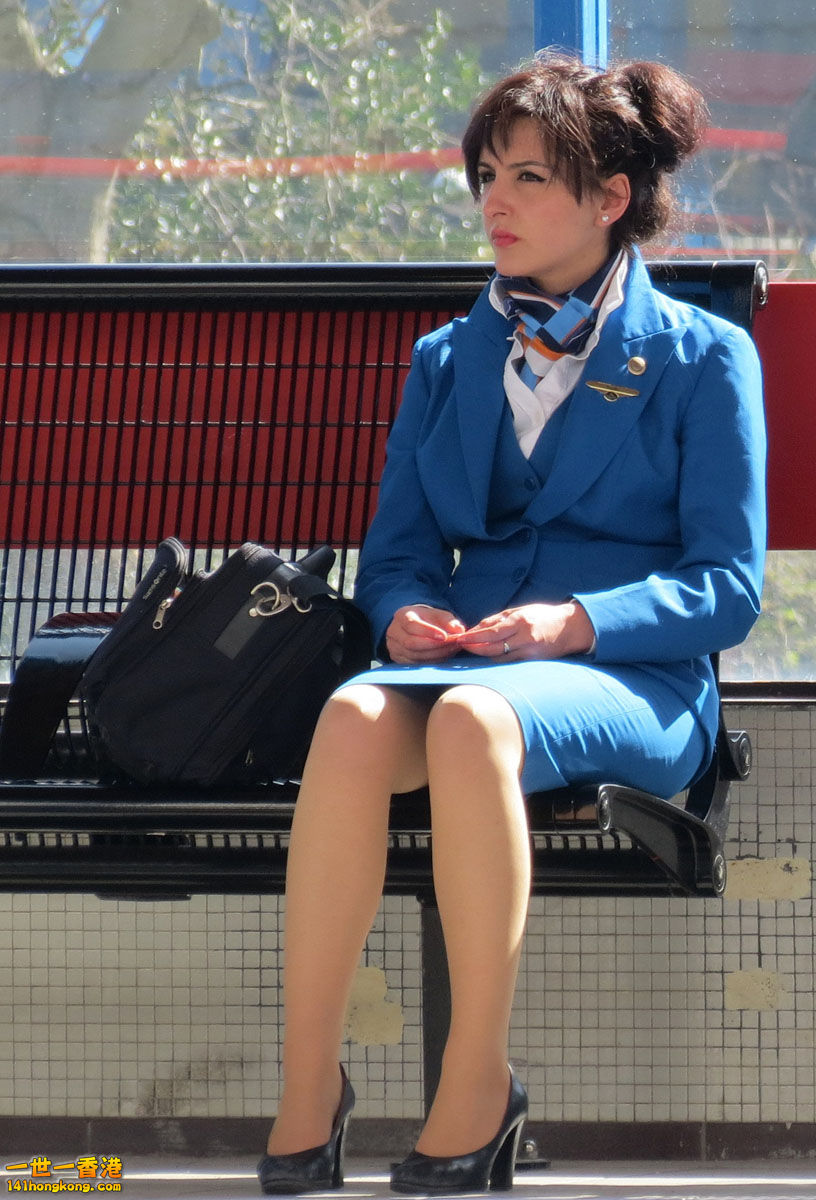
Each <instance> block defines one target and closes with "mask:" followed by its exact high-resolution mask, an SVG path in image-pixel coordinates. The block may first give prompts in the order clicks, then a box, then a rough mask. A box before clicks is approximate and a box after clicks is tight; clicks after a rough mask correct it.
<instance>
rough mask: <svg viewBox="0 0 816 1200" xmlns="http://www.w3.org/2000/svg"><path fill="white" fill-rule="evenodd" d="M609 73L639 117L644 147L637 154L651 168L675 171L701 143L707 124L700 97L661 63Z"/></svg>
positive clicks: (635, 65) (629, 65)
mask: <svg viewBox="0 0 816 1200" xmlns="http://www.w3.org/2000/svg"><path fill="white" fill-rule="evenodd" d="M612 73H613V74H616V75H617V76H618V79H619V82H620V84H621V85H622V86H623V87H625V88H626V90H627V91H628V93H629V95H630V96H631V98H632V103H633V104H634V106H635V108H636V109H637V111H638V113H639V115H640V120H641V123H642V126H643V135H642V143H643V144H642V147H641V146H637V145H636V148H637V150H638V151H639V152H640V153H641V155H642V157H643V158H645V159H646V160H647V162H648V163H649V165H650V166H652V167H657V168H658V169H660V170H663V171H674V170H675V169H676V168H677V167H678V166H679V165H680V163H681V162H682V160H683V159H684V158H686V157H687V156H688V155H689V154H692V153H693V152H694V151H695V150H696V149H697V147H698V146H699V145H700V142H701V141H702V138H703V134H704V132H705V129H706V126H707V124H708V110H707V108H706V103H705V100H704V99H703V97H702V95H701V94H700V92H698V90H697V89H696V88H695V87H694V86H693V85H692V84H691V83H689V82H688V80H687V79H684V78H683V76H682V75H679V74H678V73H677V71H674V70H672V68H671V67H667V66H665V65H664V64H663V63H655V62H633V63H627V64H625V65H623V66H621V67H618V68H617V70H616V71H613V72H612ZM640 140H641V139H638V141H640ZM649 160H651V161H649Z"/></svg>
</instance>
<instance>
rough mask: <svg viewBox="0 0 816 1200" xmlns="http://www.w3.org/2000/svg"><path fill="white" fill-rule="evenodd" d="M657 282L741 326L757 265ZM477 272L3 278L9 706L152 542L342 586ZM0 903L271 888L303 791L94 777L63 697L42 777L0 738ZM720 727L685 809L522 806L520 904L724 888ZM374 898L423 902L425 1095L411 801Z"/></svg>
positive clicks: (201, 271)
mask: <svg viewBox="0 0 816 1200" xmlns="http://www.w3.org/2000/svg"><path fill="white" fill-rule="evenodd" d="M650 270H651V271H652V274H653V277H654V278H655V280H656V282H657V284H658V286H660V287H661V288H663V289H664V290H667V291H669V292H671V294H673V295H675V296H677V297H680V298H683V299H688V300H689V301H691V302H693V303H696V304H699V305H701V306H703V307H706V308H710V309H712V310H713V311H716V312H718V313H720V314H722V315H724V316H727V317H728V318H730V319H732V320H735V321H737V322H739V323H740V324H742V325H743V326H744V327H745V328H747V329H749V330H750V328H751V324H752V319H753V314H754V311H755V309H756V307H758V306H759V305H761V304H763V303H764V302H765V298H766V290H767V276H766V273H765V270H764V267H763V265H762V264H761V263H753V262H722V263H666V262H664V263H660V264H653V265H652V266H650ZM488 275H489V271H488V268H486V267H484V266H481V265H450V264H445V265H386V266H373V265H372V266H368V265H366V266H345V265H337V266H325V265H320V266H318V265H314V266H291V267H290V266H271V267H266V266H252V267H220V266H217V267H212V266H202V267H198V266H190V267H178V268H176V267H167V268H164V267H161V268H160V267H141V266H140V267H73V266H71V267H53V268H2V269H0V358H2V364H3V372H2V385H1V387H0V419H1V420H2V427H3V430H4V435H3V442H2V446H0V522H2V529H0V555H2V558H1V559H0V561H2V578H3V617H2V626H0V671H1V672H3V675H0V678H5V679H6V682H5V683H4V684H2V695H0V705H3V704H4V701H5V697H6V696H7V694H8V687H9V684H8V680H9V679H10V678H11V677H12V676H13V673H14V671H15V668H16V666H17V664H18V663H19V661H20V658H21V656H22V655H23V652H24V649H25V647H26V645H27V644H28V643H29V641H30V639H31V637H32V635H33V634H34V632H35V629H37V628H38V627H40V626H41V625H42V624H43V623H44V622H46V621H47V620H48V619H49V618H51V617H52V616H53V614H55V613H61V612H64V611H73V612H96V611H112V610H116V609H117V608H119V607H121V605H122V603H123V602H124V600H125V599H126V598H127V596H128V594H129V593H130V591H131V590H132V587H133V585H134V582H135V580H136V579H137V578H138V577H139V575H140V574H141V573H142V570H143V569H144V566H145V561H146V558H149V556H150V555H151V554H152V551H153V549H154V547H155V545H156V544H157V543H158V541H159V540H161V538H162V537H164V536H166V535H168V534H175V535H176V536H178V537H180V538H181V539H182V541H184V542H185V543H186V544H187V545H189V546H190V547H191V549H192V551H193V552H194V554H195V558H196V565H198V566H202V565H203V566H205V567H207V566H211V565H213V564H216V563H217V562H218V561H220V559H221V558H222V557H223V555H224V554H225V552H226V551H227V550H228V549H230V548H233V547H234V546H236V545H238V544H240V543H241V542H242V541H245V540H251V541H260V542H264V543H266V544H268V545H271V546H275V547H276V548H279V549H283V550H284V551H287V552H291V553H292V554H294V553H295V552H299V551H302V550H303V549H305V548H307V547H309V546H313V545H315V544H317V543H319V542H328V543H330V544H331V545H333V546H334V547H335V548H336V549H337V550H338V552H339V560H338V569H337V572H336V576H335V578H334V582H335V583H336V584H337V585H338V586H339V587H341V588H343V589H344V590H346V591H349V590H350V586H351V583H352V580H353V572H354V566H355V562H356V554H357V549H358V547H359V545H360V542H361V539H362V537H363V535H364V532H365V529H366V527H367V525H368V522H369V520H370V517H371V514H372V512H373V507H374V504H375V499H376V481H377V479H378V477H379V473H380V470H381V467H382V462H383V457H384V445H385V438H386V436H387V432H388V428H389V427H390V424H391V421H392V420H393V416H394V413H395V411H396V407H397V405H398V402H399V396H400V390H401V385H402V382H403V379H404V376H405V373H406V371H407V368H408V363H409V358H410V351H411V347H412V345H413V343H414V341H415V340H416V338H417V337H418V336H419V335H420V334H421V333H423V332H425V331H427V330H429V329H431V328H434V327H436V326H437V325H439V324H441V323H443V322H444V321H446V320H448V319H450V317H451V316H454V315H456V314H458V313H461V312H464V311H466V310H467V309H468V308H469V307H470V304H471V303H472V301H473V299H474V297H475V295H476V293H477V291H478V289H479V288H480V287H481V286H482V284H483V283H484V281H485V280H486V279H487V278H488ZM2 733H5V734H6V736H5V737H4V738H3V737H0V890H3V891H47V892H77V891H82V892H91V893H96V894H98V895H101V896H111V897H120V898H121V897H131V898H138V897H145V898H163V897H178V896H185V895H191V894H193V893H212V892H217V893H245V894H247V893H248V894H255V893H279V892H281V891H282V890H283V883H284V873H285V862H286V848H287V839H288V832H289V825H290V820H291V815H292V811H293V806H294V803H295V800H296V795H297V784H296V783H294V782H289V783H280V784H270V785H269V786H267V787H264V788H259V789H257V790H254V791H250V792H248V791H246V790H238V789H233V790H229V789H223V790H219V791H218V792H217V793H212V792H209V793H201V794H194V793H190V792H174V791H173V790H172V789H167V788H164V789H156V790H152V791H149V792H148V791H140V790H137V789H130V788H114V787H111V786H110V785H106V784H104V783H102V782H100V781H99V779H98V778H97V776H96V771H95V766H94V763H93V761H92V759H91V758H90V756H89V752H88V749H87V742H86V738H85V731H84V725H83V714H82V711H81V706H80V705H79V703H78V702H77V701H76V700H73V701H72V702H71V703H70V705H69V711H68V716H67V718H66V720H65V721H64V722H63V724H62V725H61V727H60V729H59V731H58V733H57V735H56V736H55V737H54V739H53V742H52V744H51V748H50V751H49V754H48V759H47V763H46V767H45V769H44V770H43V771H42V772H41V777H38V778H34V779H31V778H20V777H18V776H19V774H20V772H19V770H17V769H16V768H15V766H14V762H15V745H14V737H13V731H10V730H9V729H7V728H3V727H0V734H2ZM749 769H750V745H749V743H748V739H747V736H746V735H745V734H744V733H742V732H728V731H726V730H725V728H724V727H723V728H722V730H721V733H720V737H719V740H718V745H717V754H716V758H715V761H714V762H713V763H712V766H711V769H710V770H709V771H708V773H707V774H706V776H705V777H704V778H703V779H702V780H700V781H699V782H698V783H697V784H696V785H695V786H694V787H693V788H692V789H690V791H689V793H688V794H687V796H686V797H685V805H684V806H683V805H682V804H680V803H671V802H667V801H661V800H658V799H656V798H655V797H652V796H648V795H645V794H643V793H640V792H636V791H634V790H632V789H629V788H625V787H621V786H618V785H616V784H615V783H614V781H611V782H609V783H607V784H603V785H602V786H600V787H593V788H583V789H576V790H570V791H559V792H551V793H541V794H537V795H533V796H530V797H529V812H530V824H531V836H532V845H533V892H534V894H536V895H540V894H545V893H561V894H564V893H581V894H599V893H611V894H617V895H625V894H630V895H631V894H641V895H652V896H653V895H686V896H701V895H709V896H716V895H719V894H721V893H722V891H723V888H724V885H725V861H724V857H723V851H722V846H723V840H724V836H725V830H726V824H727V819H728V790H729V784H730V782H731V781H732V780H735V779H740V778H745V777H746V775H747V774H748V771H749ZM386 891H387V892H390V893H400V894H408V895H415V896H416V897H418V899H419V900H420V902H421V904H422V913H423V973H424V981H425V985H426V986H424V989H423V1007H424V1020H425V1026H424V1036H425V1050H424V1053H425V1086H426V1096H430V1095H431V1094H432V1091H433V1088H434V1087H435V1080H436V1078H437V1072H438V1062H439V1054H440V1051H441V1045H442V1043H443V1041H444V1036H445V1029H446V1023H447V1007H446V1005H447V997H446V994H445V984H444V979H445V971H444V969H443V968H444V950H443V948H442V942H441V935H440V929H439V925H438V917H437V914H436V910H435V907H434V900H433V884H432V878H431V861H430V838H429V812H428V806H427V798H426V797H423V796H421V795H417V794H413V795H411V796H397V797H394V801H393V804H392V813H391V822H390V844H389V854H388V867H387V876H386Z"/></svg>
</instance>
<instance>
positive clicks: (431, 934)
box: [420, 897, 450, 1116]
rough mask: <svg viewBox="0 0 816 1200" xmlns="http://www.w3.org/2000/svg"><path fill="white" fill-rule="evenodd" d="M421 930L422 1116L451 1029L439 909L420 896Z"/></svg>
mask: <svg viewBox="0 0 816 1200" xmlns="http://www.w3.org/2000/svg"><path fill="white" fill-rule="evenodd" d="M420 908H421V930H422V1066H423V1094H424V1100H425V1115H426V1116H427V1115H428V1111H429V1110H430V1107H431V1104H432V1103H433V1098H434V1096H435V1094H436V1089H437V1086H438V1084H439V1076H440V1074H441V1071H442V1052H443V1050H444V1049H445V1042H446V1040H447V1037H448V1029H449V1028H450V981H449V978H448V960H447V958H446V956H445V940H444V938H443V936H442V922H441V920H440V919H439V909H438V908H437V906H436V901H435V899H434V898H433V897H430V898H425V897H420Z"/></svg>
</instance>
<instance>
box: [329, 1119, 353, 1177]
mask: <svg viewBox="0 0 816 1200" xmlns="http://www.w3.org/2000/svg"><path fill="white" fill-rule="evenodd" d="M350 1115H351V1114H350V1113H349V1116H350ZM349 1116H347V1117H346V1119H345V1120H344V1121H343V1123H342V1125H341V1126H340V1128H339V1130H338V1131H337V1142H336V1143H335V1147H334V1164H333V1166H332V1188H341V1187H342V1186H343V1155H344V1153H345V1145H346V1130H347V1129H348V1123H349Z"/></svg>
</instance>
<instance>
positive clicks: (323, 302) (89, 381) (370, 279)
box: [0, 263, 764, 681]
mask: <svg viewBox="0 0 816 1200" xmlns="http://www.w3.org/2000/svg"><path fill="white" fill-rule="evenodd" d="M650 270H652V272H653V275H654V276H655V277H656V281H657V283H658V286H660V287H661V288H663V290H667V291H669V292H671V293H672V294H674V295H675V296H678V297H679V298H682V299H687V300H689V301H691V302H692V303H696V304H699V305H701V306H702V307H706V308H712V309H713V310H714V311H717V312H720V313H721V314H722V315H724V316H727V317H729V318H731V319H733V320H736V321H739V322H740V323H742V324H743V325H745V326H746V327H748V328H750V326H751V321H752V318H753V312H754V308H755V305H756V303H757V301H758V298H759V295H760V292H761V290H762V284H763V280H764V276H763V273H762V270H761V268H760V267H758V266H757V264H753V263H660V264H656V265H653V266H651V267H650ZM489 274H490V269H489V268H488V267H487V266H484V265H471V264H465V265H454V264H442V265H440V264H433V265H421V264H409V265H392V264H389V265H359V266H345V265H330V266H329V265H308V266H269V267H267V266H252V267H219V266H207V267H141V266H140V267H56V268H4V269H2V270H0V423H2V429H3V437H2V442H0V569H2V579H3V590H2V600H3V610H2V622H1V623H0V681H3V680H8V679H9V678H10V675H11V673H12V671H13V668H14V664H15V662H16V659H17V658H18V656H19V655H20V654H21V653H22V651H23V649H24V648H25V646H26V644H27V643H28V641H29V640H30V638H31V636H32V634H33V632H34V630H35V629H36V628H37V627H38V626H39V625H41V624H42V623H43V622H44V621H45V620H46V619H47V618H48V617H49V616H51V615H52V613H53V612H55V611H61V610H66V609H74V610H101V609H111V608H118V607H121V605H122V603H123V601H124V600H125V599H126V598H127V596H128V595H129V594H130V592H131V591H132V588H133V586H134V583H135V581H136V579H137V578H138V577H139V575H140V574H141V573H142V570H143V566H144V559H145V557H146V556H147V557H149V556H150V555H151V554H152V551H153V549H154V547H155V545H156V544H157V543H158V542H159V541H160V540H161V539H162V538H163V537H166V536H168V535H169V534H174V535H176V536H177V537H179V538H181V540H182V541H184V542H185V543H186V544H187V545H189V546H190V547H191V548H192V550H193V552H194V555H195V561H196V564H197V565H203V566H209V565H211V564H212V563H213V562H217V561H219V560H220V558H221V557H222V556H223V554H224V553H225V552H226V551H227V550H228V549H230V548H232V547H235V546H236V545H239V544H240V543H241V542H243V541H246V540H250V541H258V542H264V543H266V544H268V545H270V546H274V547H277V548H279V549H283V550H285V551H289V552H294V551H298V550H301V549H304V548H306V547H309V546H312V545H315V544H317V543H319V542H328V543H330V544H331V545H333V546H334V547H335V548H336V549H338V551H339V552H340V566H339V575H338V577H337V582H338V583H340V585H341V586H345V587H346V589H347V590H348V587H349V584H350V577H351V574H352V573H353V566H354V558H355V551H356V549H357V548H358V547H359V545H360V542H361V539H362V537H363V535H364V533H365V530H366V529H367V527H368V524H369V521H370V519H371V516H372V514H373V509H374V505H375V502H376V483H377V480H378V479H379V475H380V472H381V470H382V465H383V461H384V455H385V441H386V437H387V434H388V430H389V428H390V425H391V422H392V421H393V418H394V414H395V412H396V408H397V405H398V403H399V398H400V394H401V389H402V385H403V381H404V378H405V374H406V372H407V370H408V366H409V363H410V355H411V348H412V346H413V344H414V342H415V341H416V339H417V338H418V337H419V336H420V335H421V334H422V333H425V332H427V331H429V330H430V329H433V328H435V327H437V326H439V325H441V324H443V323H444V322H446V321H448V320H450V318H451V317H453V316H455V315H457V314H460V313H463V312H465V311H467V309H468V308H469V307H470V305H471V304H472V302H473V300H474V298H475V296H476V294H477V293H478V291H479V289H480V288H481V286H482V285H483V284H484V282H485V281H486V279H487V278H489Z"/></svg>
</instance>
